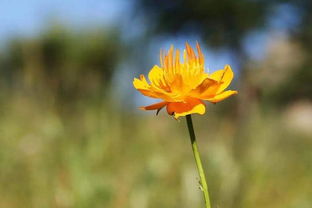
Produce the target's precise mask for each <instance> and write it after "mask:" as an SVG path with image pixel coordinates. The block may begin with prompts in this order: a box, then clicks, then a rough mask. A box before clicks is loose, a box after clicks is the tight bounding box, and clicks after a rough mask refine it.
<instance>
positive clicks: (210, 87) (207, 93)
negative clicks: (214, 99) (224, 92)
mask: <svg viewBox="0 0 312 208" xmlns="http://www.w3.org/2000/svg"><path fill="white" fill-rule="evenodd" d="M219 85H220V84H219V82H217V81H215V80H213V79H210V78H206V79H204V80H203V81H202V83H201V84H200V85H198V86H197V87H196V88H195V89H194V90H192V91H191V92H190V95H191V96H192V97H197V98H202V99H203V98H206V97H211V96H212V95H215V94H216V92H217V90H218V87H219Z"/></svg>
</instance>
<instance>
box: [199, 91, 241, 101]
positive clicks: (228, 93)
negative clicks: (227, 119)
mask: <svg viewBox="0 0 312 208" xmlns="http://www.w3.org/2000/svg"><path fill="white" fill-rule="evenodd" d="M237 93H238V92H237V91H234V90H227V91H225V92H222V93H220V94H219V95H216V96H214V97H213V98H209V99H205V100H208V101H210V102H212V103H217V102H220V101H222V100H224V99H226V98H228V97H230V96H231V95H236V94H237Z"/></svg>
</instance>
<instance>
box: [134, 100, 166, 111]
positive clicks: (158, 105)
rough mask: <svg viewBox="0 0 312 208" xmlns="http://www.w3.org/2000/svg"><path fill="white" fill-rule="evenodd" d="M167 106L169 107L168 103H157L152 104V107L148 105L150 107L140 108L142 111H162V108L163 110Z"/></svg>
mask: <svg viewBox="0 0 312 208" xmlns="http://www.w3.org/2000/svg"><path fill="white" fill-rule="evenodd" d="M165 105H167V102H165V101H164V102H159V103H155V104H152V105H148V106H143V107H140V109H141V110H157V109H160V108H163V107H164V106H165Z"/></svg>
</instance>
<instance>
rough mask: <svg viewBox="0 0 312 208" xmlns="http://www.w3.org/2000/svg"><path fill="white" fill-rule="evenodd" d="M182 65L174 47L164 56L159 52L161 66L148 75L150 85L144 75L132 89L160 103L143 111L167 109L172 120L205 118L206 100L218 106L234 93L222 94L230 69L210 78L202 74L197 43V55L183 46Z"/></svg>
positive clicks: (209, 75) (201, 57) (230, 74)
mask: <svg viewBox="0 0 312 208" xmlns="http://www.w3.org/2000/svg"><path fill="white" fill-rule="evenodd" d="M185 45H186V48H185V50H184V53H183V62H180V51H179V50H176V51H175V52H174V48H173V46H171V48H170V49H169V51H168V53H167V54H163V52H162V51H161V52H160V66H158V65H155V66H154V67H153V68H152V69H151V71H150V72H149V74H148V79H149V81H150V83H148V82H147V80H146V78H145V76H144V75H142V74H141V75H140V77H139V79H138V78H134V80H133V86H134V87H135V88H136V89H137V90H138V91H140V92H141V93H142V94H143V95H145V96H148V97H152V98H158V99H161V100H162V102H158V103H155V104H153V105H149V106H145V107H141V109H143V110H157V113H158V112H159V111H160V110H161V109H162V108H163V107H165V106H166V108H167V112H168V114H169V115H173V116H174V117H175V118H178V117H180V116H185V115H189V114H193V113H198V114H201V115H202V114H204V113H205V103H204V102H203V101H204V100H207V101H209V102H212V103H217V102H220V101H222V100H224V99H225V98H228V97H229V96H231V95H234V94H237V91H233V90H227V91H224V90H225V89H226V88H227V87H228V86H229V85H230V83H231V81H232V79H233V77H234V74H233V71H232V69H231V67H230V66H229V65H225V67H224V69H221V70H218V71H216V72H214V73H212V74H208V73H206V72H205V68H204V56H203V53H202V52H201V49H200V46H199V44H198V43H197V44H196V48H197V55H196V54H195V52H194V50H193V49H192V48H191V46H190V45H189V44H188V43H186V44H185Z"/></svg>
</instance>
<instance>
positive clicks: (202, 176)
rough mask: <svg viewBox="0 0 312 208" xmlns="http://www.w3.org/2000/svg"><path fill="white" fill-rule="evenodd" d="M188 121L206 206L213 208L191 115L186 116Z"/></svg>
mask: <svg viewBox="0 0 312 208" xmlns="http://www.w3.org/2000/svg"><path fill="white" fill-rule="evenodd" d="M186 123H187V127H188V131H189V134H190V139H191V144H192V150H193V155H194V158H195V162H196V166H197V171H198V175H199V178H200V189H201V190H202V192H203V194H204V199H205V205H206V208H211V206H210V199H209V192H208V185H207V182H206V176H205V172H204V169H203V165H202V162H201V159H200V154H199V151H198V146H197V142H196V137H195V132H194V127H193V122H192V116H191V115H187V116H186Z"/></svg>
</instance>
